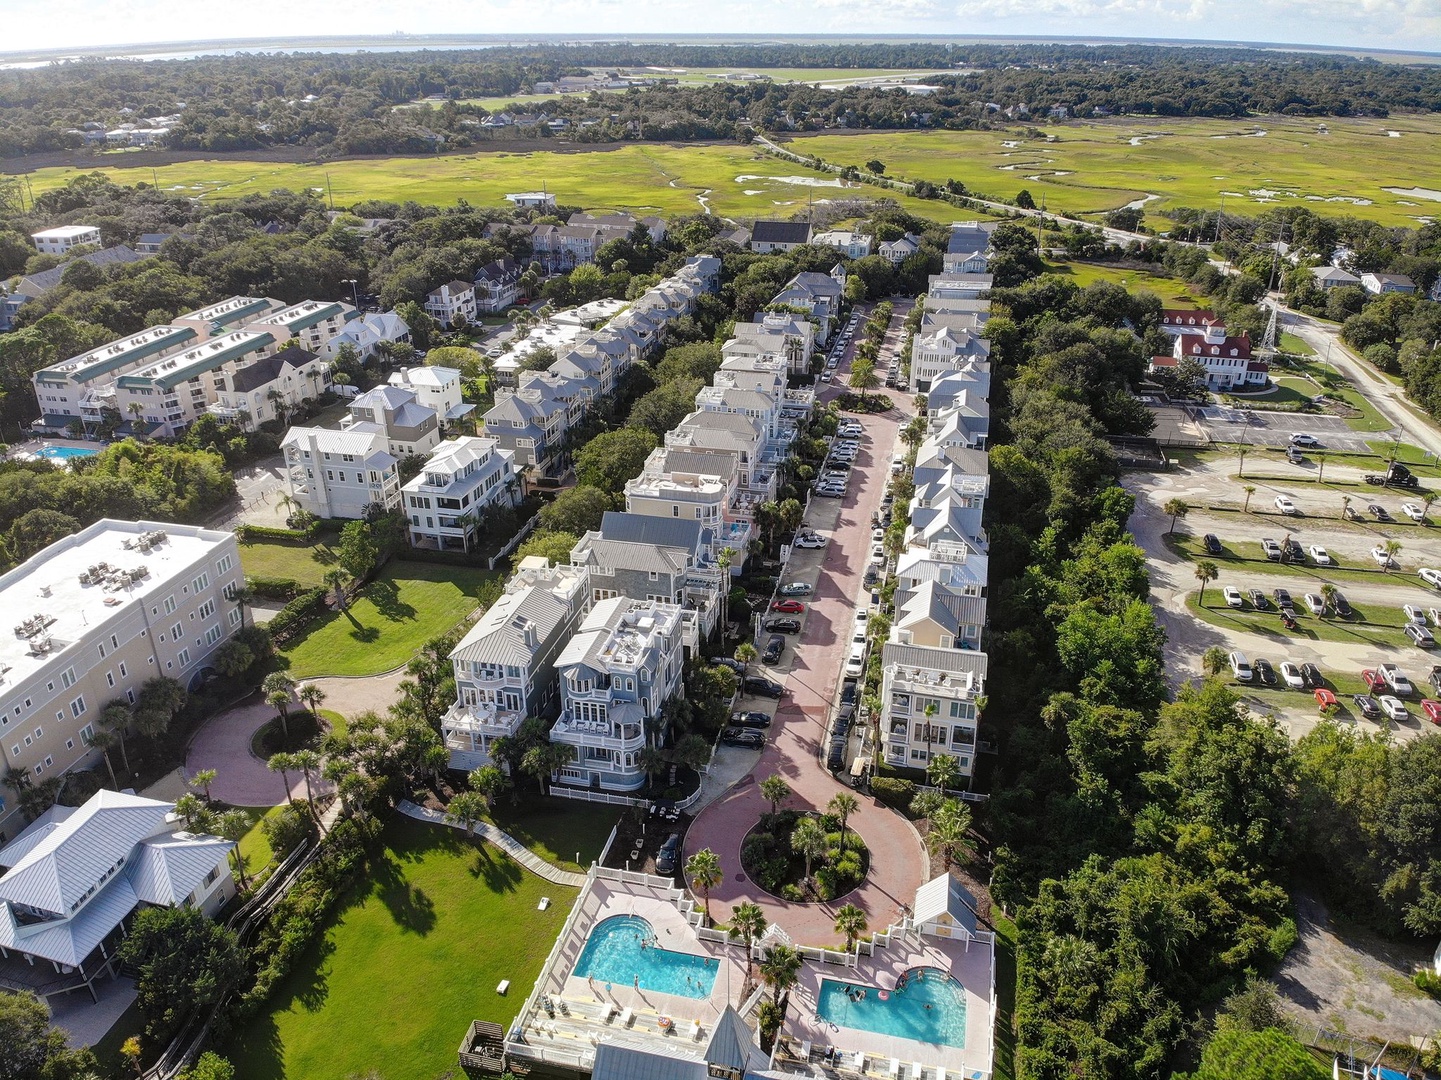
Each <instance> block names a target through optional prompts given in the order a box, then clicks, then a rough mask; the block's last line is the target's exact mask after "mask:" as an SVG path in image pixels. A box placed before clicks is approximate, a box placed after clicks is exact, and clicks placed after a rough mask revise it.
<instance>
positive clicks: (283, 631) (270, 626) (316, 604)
mask: <svg viewBox="0 0 1441 1080" xmlns="http://www.w3.org/2000/svg"><path fill="white" fill-rule="evenodd" d="M329 595H330V590H329V589H324V588H316V589H311V590H309V591H308V592H303V593H301V594H300V595H299V596H297V597H296V598H295V599H294V600H292V601H290V603H288V604H286V605H285V606H284V607H283V608H281V609H280V610H279V611H278V612H276V614H275V618H273V619H271V620H270V622H269V623H267V624H266V629H267V630H269V631H270V637H271V639H272V640H273V641H275V642H277V643H284V642H286V641H288V640H290V638H292V637H294V636H295V635H296V634H298V633H299V632H300V631H301V630H304V629H305V628H306V627H307V626H309V625H310V624H311V623H312V622H314V621H315V620H316V619H318V618H319V617H320V615H321V614H322V613H323V612H324V611H325V598H326V597H327V596H329Z"/></svg>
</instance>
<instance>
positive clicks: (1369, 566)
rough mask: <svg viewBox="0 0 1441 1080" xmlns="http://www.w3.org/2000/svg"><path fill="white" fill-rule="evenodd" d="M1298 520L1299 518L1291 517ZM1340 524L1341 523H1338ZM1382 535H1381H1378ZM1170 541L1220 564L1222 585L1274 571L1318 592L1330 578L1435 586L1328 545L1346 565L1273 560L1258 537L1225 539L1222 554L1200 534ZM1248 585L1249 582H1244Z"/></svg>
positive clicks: (1403, 553) (1173, 547) (1189, 553)
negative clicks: (1211, 550)
mask: <svg viewBox="0 0 1441 1080" xmlns="http://www.w3.org/2000/svg"><path fill="white" fill-rule="evenodd" d="M1291 520H1292V521H1294V520H1295V519H1294V518H1293V519H1291ZM1335 524H1336V525H1339V524H1340V523H1339V522H1337V523H1335ZM1281 531H1282V530H1281V528H1280V527H1278V528H1277V540H1278V542H1279V540H1280V535H1281ZM1377 539H1379V537H1378V538H1377ZM1166 544H1167V546H1168V547H1170V549H1171V550H1172V551H1174V552H1176V553H1177V554H1178V555H1181V556H1184V557H1185V558H1187V559H1189V560H1191V561H1192V562H1195V561H1196V560H1198V559H1207V560H1209V561H1211V562H1213V563H1215V564H1216V566H1217V568H1218V569H1219V570H1220V571H1221V577H1220V579H1219V580H1218V581H1217V584H1218V585H1221V586H1223V587H1224V586H1226V585H1240V582H1239V581H1235V580H1230V579H1232V578H1235V577H1236V576H1237V575H1251V574H1270V575H1273V576H1277V577H1289V578H1291V579H1293V580H1295V581H1297V582H1299V583H1300V584H1299V586H1298V587H1299V588H1301V589H1302V591H1305V592H1316V591H1318V590H1319V589H1320V588H1321V586H1322V585H1324V584H1326V582H1328V581H1330V582H1334V583H1335V584H1337V585H1344V584H1346V582H1348V581H1352V582H1356V583H1357V584H1361V585H1385V584H1392V585H1413V584H1414V585H1416V586H1417V587H1418V588H1421V589H1424V590H1426V591H1427V592H1430V591H1431V586H1429V585H1427V584H1426V582H1424V581H1422V580H1421V578H1419V577H1415V576H1413V575H1411V574H1408V573H1407V572H1406V571H1404V570H1391V571H1389V572H1388V571H1385V570H1382V569H1381V568H1380V567H1379V566H1376V564H1375V562H1374V561H1373V560H1372V559H1371V558H1370V557H1369V556H1361V558H1365V559H1366V563H1365V564H1362V563H1360V562H1356V561H1354V557H1352V558H1348V557H1346V556H1343V555H1340V554H1338V553H1336V552H1334V551H1332V550H1331V548H1330V547H1329V546H1328V547H1327V548H1326V552H1327V554H1328V555H1330V556H1331V558H1332V559H1335V560H1341V561H1342V563H1343V565H1334V564H1333V565H1331V566H1317V565H1316V564H1315V563H1313V562H1311V561H1310V557H1309V555H1308V556H1307V561H1306V562H1304V563H1294V562H1290V563H1283V562H1279V561H1276V562H1273V561H1272V560H1270V559H1268V558H1266V554H1265V552H1264V551H1263V550H1262V548H1261V545H1260V544H1259V543H1257V542H1256V541H1254V540H1227V539H1222V540H1221V554H1219V555H1210V554H1203V553H1202V548H1201V540H1200V538H1199V537H1195V536H1189V535H1187V534H1185V533H1178V534H1177V535H1176V536H1175V537H1174V538H1171V537H1168V538H1167V540H1166ZM1405 557H1406V549H1405V546H1404V545H1403V546H1402V549H1401V551H1400V553H1399V555H1398V560H1399V559H1404V558H1405ZM1242 587H1243V588H1245V587H1246V586H1242ZM1343 591H1344V590H1343Z"/></svg>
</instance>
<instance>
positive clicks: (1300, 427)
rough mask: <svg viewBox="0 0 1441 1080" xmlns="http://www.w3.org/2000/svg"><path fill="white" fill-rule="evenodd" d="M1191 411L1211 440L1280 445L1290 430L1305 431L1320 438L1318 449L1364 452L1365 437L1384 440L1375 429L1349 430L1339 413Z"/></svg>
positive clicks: (1214, 408)
mask: <svg viewBox="0 0 1441 1080" xmlns="http://www.w3.org/2000/svg"><path fill="white" fill-rule="evenodd" d="M1191 411H1192V414H1193V416H1194V417H1195V418H1196V419H1197V420H1199V421H1200V423H1201V424H1202V426H1203V427H1204V428H1205V429H1206V433H1207V434H1208V435H1210V437H1211V439H1212V440H1213V441H1214V442H1223V443H1251V444H1252V445H1259V446H1276V447H1281V446H1285V445H1286V444H1287V442H1288V441H1289V440H1290V437H1291V433H1292V432H1294V431H1304V432H1306V433H1307V434H1309V435H1314V436H1316V438H1318V439H1320V440H1321V443H1322V446H1321V449H1324V450H1330V451H1333V452H1339V453H1362V454H1365V453H1369V452H1370V447H1368V446H1367V445H1366V440H1367V439H1380V440H1382V441H1384V440H1385V435H1384V434H1380V433H1377V432H1358V431H1352V430H1351V428H1350V426H1349V425H1348V424H1347V423H1346V421H1345V420H1342V419H1341V418H1340V417H1339V416H1312V415H1309V414H1308V415H1305V416H1298V415H1296V414H1294V413H1283V412H1266V411H1263V410H1260V409H1230V408H1226V407H1225V406H1219V405H1213V406H1210V407H1209V408H1205V409H1193V410H1191ZM1308 453H1309V451H1308Z"/></svg>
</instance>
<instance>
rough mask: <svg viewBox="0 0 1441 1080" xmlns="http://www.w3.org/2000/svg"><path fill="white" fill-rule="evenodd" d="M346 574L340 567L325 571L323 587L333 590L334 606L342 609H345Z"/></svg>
mask: <svg viewBox="0 0 1441 1080" xmlns="http://www.w3.org/2000/svg"><path fill="white" fill-rule="evenodd" d="M347 576H348V575H347V574H346V572H345V571H344V570H342V569H340V567H338V566H337V567H334V568H333V569H330V570H327V571H326V572H325V578H324V581H325V587H326V588H328V589H333V590H335V606H336V607H337V608H340V609H341V610H342V611H343V610H344V609H345V579H346V578H347Z"/></svg>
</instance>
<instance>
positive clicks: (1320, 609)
mask: <svg viewBox="0 0 1441 1080" xmlns="http://www.w3.org/2000/svg"><path fill="white" fill-rule="evenodd" d="M1301 602H1302V603H1304V604H1305V605H1306V610H1307V611H1309V612H1310V613H1311V614H1312V615H1324V614H1326V601H1325V599H1324V598H1323V597H1321V595H1320V594H1318V593H1313V592H1308V593H1307V594H1306V595H1305V596H1303V597H1301Z"/></svg>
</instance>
